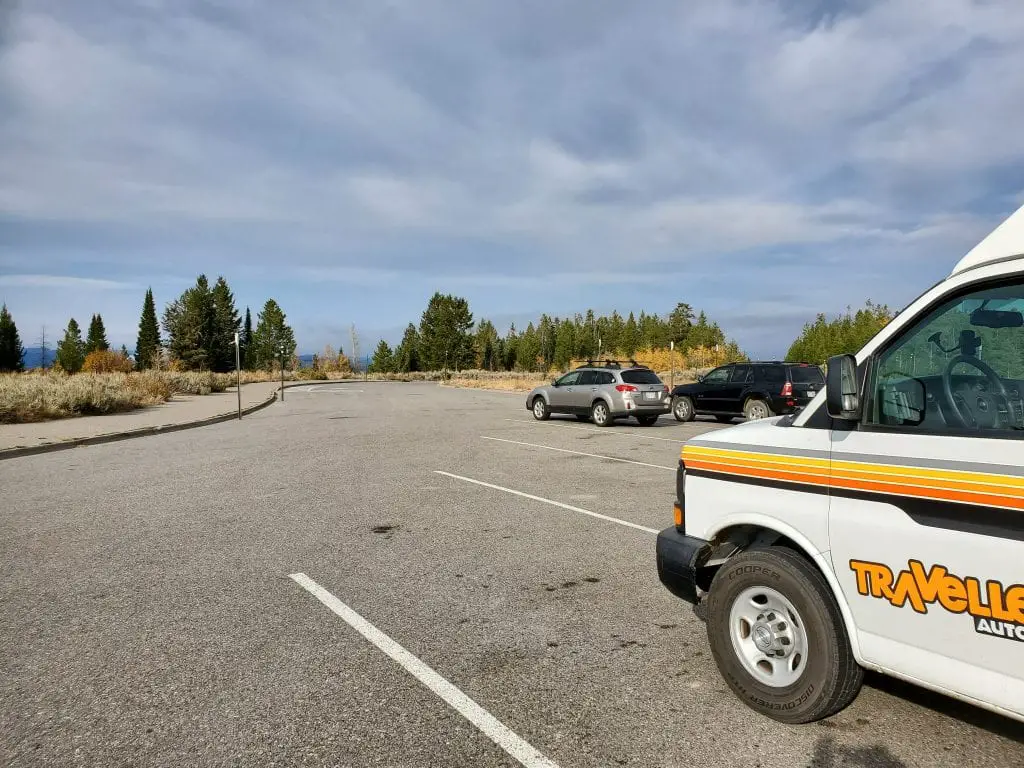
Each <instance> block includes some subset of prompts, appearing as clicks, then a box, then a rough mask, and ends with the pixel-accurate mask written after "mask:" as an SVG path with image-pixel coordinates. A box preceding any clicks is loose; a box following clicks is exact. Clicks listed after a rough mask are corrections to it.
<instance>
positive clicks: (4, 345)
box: [0, 304, 25, 373]
mask: <svg viewBox="0 0 1024 768" xmlns="http://www.w3.org/2000/svg"><path fill="white" fill-rule="evenodd" d="M24 358H25V348H24V347H22V346H21V337H20V336H19V335H18V326H17V325H15V324H14V318H13V317H11V313H10V312H8V311H7V305H6V304H4V305H2V306H0V373H11V372H14V373H20V372H21V371H23V370H25V360H24Z"/></svg>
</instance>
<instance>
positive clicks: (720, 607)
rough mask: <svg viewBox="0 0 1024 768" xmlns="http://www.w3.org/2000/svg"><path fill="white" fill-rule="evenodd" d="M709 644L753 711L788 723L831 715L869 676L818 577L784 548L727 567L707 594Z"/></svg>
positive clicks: (756, 552)
mask: <svg viewBox="0 0 1024 768" xmlns="http://www.w3.org/2000/svg"><path fill="white" fill-rule="evenodd" d="M707 607H708V611H707V613H708V622H707V631H708V641H709V642H710V644H711V652H712V654H713V655H714V657H715V662H716V664H717V665H718V670H719V672H720V673H721V674H722V677H723V678H724V679H725V681H726V683H728V685H729V687H730V688H732V690H733V693H735V694H736V695H737V696H739V698H740V699H741V700H742V701H743V702H744V703H745V704H746V705H747V706H748V707H750V708H751V709H753V710H755V711H757V712H760V713H761V714H763V715H767V716H768V717H770V718H772V719H774V720H778V721H780V722H783V723H790V724H795V723H809V722H812V721H814V720H821V719H823V718H826V717H829V716H830V715H834V714H835V713H836V712H838V711H840V710H841V709H843V708H844V707H846V706H847V705H848V704H849V703H850V702H851V701H853V699H854V697H855V696H856V695H857V692H858V691H859V690H860V686H861V683H862V681H863V679H864V671H863V670H862V669H861V668H860V667H859V666H858V665H857V662H856V661H855V660H854V658H853V651H852V650H851V649H850V641H849V639H848V638H847V635H846V627H845V625H844V624H843V620H842V616H841V615H840V613H839V607H838V606H837V605H836V601H835V598H834V597H833V596H832V592H831V590H830V589H829V586H828V583H827V582H826V581H825V578H824V577H823V576H822V575H821V573H820V572H819V571H818V570H817V569H816V568H815V567H814V566H813V565H812V564H811V563H809V562H808V561H807V560H805V559H804V558H803V557H801V556H800V555H799V554H797V553H796V552H794V551H792V550H790V549H785V548H782V547H770V548H765V549H753V550H750V551H747V552H744V553H743V554H740V555H737V556H736V557H734V558H732V559H730V560H729V561H728V562H727V563H726V564H725V565H723V566H722V567H721V568H720V569H719V571H718V573H716V574H715V578H714V580H713V581H712V583H711V590H710V594H709V596H708V606H707Z"/></svg>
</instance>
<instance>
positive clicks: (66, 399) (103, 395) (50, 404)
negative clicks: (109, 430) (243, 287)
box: [0, 371, 295, 424]
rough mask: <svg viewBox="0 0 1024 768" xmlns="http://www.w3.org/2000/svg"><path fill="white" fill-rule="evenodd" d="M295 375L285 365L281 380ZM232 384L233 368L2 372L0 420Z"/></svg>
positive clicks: (65, 413)
mask: <svg viewBox="0 0 1024 768" xmlns="http://www.w3.org/2000/svg"><path fill="white" fill-rule="evenodd" d="M280 377H281V374H280V372H277V373H271V372H269V371H242V377H241V380H242V383H243V384H251V383H253V382H258V381H277V380H278V379H280ZM294 378H295V376H294V374H293V373H292V372H291V371H285V380H293V379H294ZM234 385H235V374H233V373H210V372H209V371H190V372H176V371H142V372H132V373H78V374H75V375H74V376H70V375H68V374H66V373H61V372H59V371H47V372H39V371H32V372H29V373H20V374H17V373H11V374H3V375H0V424H19V423H27V422H34V421H49V420H52V419H66V418H71V417H75V416H95V415H100V414H108V413H123V412H125V411H131V410H135V409H136V408H145V407H146V406H150V405H159V404H160V403H165V402H167V401H168V400H170V399H171V397H173V396H174V395H175V394H181V395H208V394H210V393H212V392H223V391H224V390H226V389H228V388H229V387H233V386H234Z"/></svg>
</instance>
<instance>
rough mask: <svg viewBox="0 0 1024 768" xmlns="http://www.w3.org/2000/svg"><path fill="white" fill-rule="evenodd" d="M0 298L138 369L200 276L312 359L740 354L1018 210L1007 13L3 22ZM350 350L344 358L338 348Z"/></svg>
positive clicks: (343, 11) (580, 9)
mask: <svg viewBox="0 0 1024 768" xmlns="http://www.w3.org/2000/svg"><path fill="white" fill-rule="evenodd" d="M0 8H2V9H3V10H0V300H3V301H6V303H7V304H8V306H9V307H10V308H11V310H12V312H13V313H14V315H15V319H16V321H17V322H18V324H19V327H20V328H21V331H22V336H23V338H24V340H25V342H26V346H29V345H30V344H31V343H32V342H33V341H34V339H35V338H36V337H37V336H38V329H39V327H40V326H41V325H43V324H45V325H46V326H47V328H48V331H49V333H50V335H51V337H52V336H53V335H54V334H56V333H58V332H59V331H60V329H61V328H63V326H64V325H65V324H66V322H67V318H68V317H69V316H71V315H74V316H76V317H77V319H78V320H79V322H83V321H87V320H88V317H89V315H90V314H91V313H92V312H95V311H99V312H102V314H103V316H104V318H105V320H106V323H107V328H108V332H109V335H110V337H111V340H112V341H114V342H115V343H118V344H119V343H121V342H126V343H127V344H128V346H129V347H131V346H132V344H133V341H134V336H135V331H136V324H137V322H138V315H139V311H140V308H141V304H142V297H143V292H144V291H145V288H146V286H149V285H152V287H153V289H154V292H155V293H156V297H157V302H158V305H159V306H160V307H162V306H163V304H164V303H166V302H167V301H168V300H170V299H171V298H173V297H174V296H175V295H176V294H177V293H179V292H180V291H181V290H182V289H183V288H185V287H186V286H187V285H188V284H189V283H190V282H192V281H193V280H194V279H195V276H196V274H198V273H199V272H205V273H206V274H208V275H210V276H211V278H212V276H215V275H218V274H224V275H225V276H226V277H227V278H228V280H229V282H230V283H231V285H232V287H233V288H234V290H235V293H236V296H237V298H238V300H239V302H240V303H241V304H243V305H245V304H249V305H251V306H252V307H253V309H254V313H255V309H256V308H257V307H258V306H259V305H261V304H262V302H263V301H264V300H265V299H266V298H267V297H268V296H273V297H275V298H277V299H278V300H279V301H280V303H281V304H282V305H283V307H284V309H285V311H286V312H287V313H288V317H289V319H290V320H291V321H292V323H293V324H294V326H295V328H296V332H297V335H298V338H299V342H300V348H301V350H302V351H313V350H314V349H316V348H318V347H320V346H322V345H323V344H324V343H325V342H328V341H331V342H333V343H334V344H335V345H337V343H338V341H339V340H342V341H344V340H345V339H346V338H347V328H348V326H349V324H351V323H355V324H356V326H357V328H360V329H362V331H363V332H364V334H366V335H367V336H374V335H376V334H384V335H386V336H391V337H393V336H394V335H396V334H398V333H400V329H401V328H402V327H404V326H405V324H406V323H408V322H409V321H418V318H419V314H420V312H421V311H422V309H423V307H424V306H425V304H426V300H427V298H428V297H429V296H430V294H431V293H433V292H434V291H435V290H441V291H445V292H453V293H457V294H460V295H463V296H466V297H467V298H468V299H469V300H470V304H471V307H472V309H473V310H474V313H475V315H476V316H477V317H478V318H479V317H490V318H493V319H495V320H496V322H497V324H498V325H499V326H502V325H507V324H508V323H509V322H511V321H513V320H515V321H517V322H520V323H521V322H522V321H523V320H525V319H526V318H528V317H535V316H536V315H537V314H538V313H540V312H549V313H551V314H561V315H565V314H567V313H572V312H575V311H583V310H585V309H586V308H587V307H593V308H595V309H597V310H599V311H610V310H612V309H618V310H619V311H620V312H623V313H625V312H628V311H630V310H633V311H639V310H641V309H645V310H646V311H648V312H667V311H668V310H670V309H671V308H672V307H673V306H674V305H675V303H676V302H677V301H687V302H690V303H691V304H693V305H694V306H697V307H701V308H704V309H706V310H707V311H708V312H709V314H710V315H711V316H712V317H714V318H715V319H716V320H718V321H719V323H720V324H721V325H722V327H723V328H724V329H725V330H726V332H727V333H728V334H729V335H731V336H734V337H735V338H736V339H738V340H739V342H740V343H741V344H742V345H743V346H744V348H745V349H747V351H748V352H750V353H751V354H753V355H755V356H759V357H767V356H775V355H781V354H783V353H784V352H785V350H786V348H787V347H788V345H789V343H790V342H791V341H792V339H793V337H794V336H795V335H796V333H798V331H799V329H800V327H801V325H802V324H803V322H804V321H805V320H806V319H809V318H811V317H813V315H814V314H815V313H816V312H818V311H827V312H834V311H839V310H841V309H842V308H843V307H845V306H846V305H848V304H852V305H855V306H856V305H859V304H861V303H862V302H863V301H864V300H865V299H868V298H871V299H874V300H876V301H881V302H886V303H889V304H890V305H893V306H902V305H904V304H905V303H906V302H907V301H908V300H910V299H911V298H913V297H914V296H916V295H917V294H918V293H920V291H921V290H922V289H923V288H925V287H926V286H927V285H930V284H931V283H932V282H934V281H935V280H937V279H939V278H940V277H942V276H943V275H944V274H946V273H948V271H949V270H950V269H951V268H952V266H953V264H954V262H955V261H956V260H957V259H958V258H959V257H960V255H962V253H963V252H964V251H965V250H966V249H967V248H969V247H970V246H971V245H972V244H973V243H974V242H976V241H977V240H978V239H980V237H982V236H983V235H984V234H985V233H986V232H987V231H989V230H990V229H991V228H992V227H993V226H994V225H995V224H997V223H998V222H999V220H1001V219H1002V218H1003V217H1004V216H1006V215H1007V214H1008V213H1010V212H1011V211H1012V210H1013V209H1015V208H1016V207H1017V206H1018V205H1020V204H1022V203H1024V129H1022V126H1024V67H1022V66H1021V50H1022V48H1024V3H1021V2H1020V0H1005V1H1004V2H1000V1H999V0H979V1H975V2H971V1H970V0H929V2H927V3H922V2H920V0H885V1H884V2H870V1H869V0H854V1H853V2H849V3H839V2H834V1H830V2H824V3H822V2H812V1H811V0H706V1H705V0H688V1H687V2H678V0H665V1H663V2H662V1H659V0H645V1H644V2H621V0H579V1H578V2H568V1H566V2H558V1H557V0H516V2H508V1H507V0H493V1H486V2H485V1H484V0H445V1H442V0H366V1H365V2H357V1H351V0H298V1H296V2H289V3H281V2H271V1H270V0H266V1H265V2H257V1H256V0H224V1H223V2H217V1H216V0H90V2H81V1H80V0H63V1H58V0H14V1H13V3H12V0H0ZM346 346H347V344H346Z"/></svg>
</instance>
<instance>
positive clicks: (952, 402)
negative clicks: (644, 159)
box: [942, 355, 1010, 429]
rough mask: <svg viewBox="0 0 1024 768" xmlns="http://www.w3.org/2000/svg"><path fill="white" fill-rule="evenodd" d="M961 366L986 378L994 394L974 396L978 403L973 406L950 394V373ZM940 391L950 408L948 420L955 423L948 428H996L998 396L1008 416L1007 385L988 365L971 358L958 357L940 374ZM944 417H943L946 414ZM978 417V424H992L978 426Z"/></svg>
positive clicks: (963, 399) (972, 356) (952, 393)
mask: <svg viewBox="0 0 1024 768" xmlns="http://www.w3.org/2000/svg"><path fill="white" fill-rule="evenodd" d="M960 363H966V364H967V365H969V366H971V367H972V368H976V369H977V370H979V371H981V372H982V373H983V374H985V378H986V379H987V380H988V382H989V384H991V385H992V389H993V390H994V392H984V393H982V392H979V393H976V397H977V400H976V402H975V405H973V406H972V405H971V404H970V403H969V402H968V401H967V399H966V398H964V397H963V396H962V395H960V394H957V393H954V392H953V369H954V368H955V367H956V366H957V365H959V364H960ZM942 391H943V394H944V395H945V396H946V402H947V403H949V406H950V408H949V410H950V417H951V418H950V420H951V421H953V422H954V423H953V424H950V425H949V426H951V427H962V428H964V429H977V428H979V427H983V428H986V429H993V428H998V427H999V403H998V401H997V400H996V397H995V395H999V396H1000V397H1001V398H1002V399H1003V403H1004V404H1005V405H1006V407H1007V412H1009V400H1010V395H1009V393H1008V392H1007V391H1006V385H1005V384H1004V383H1003V380H1002V379H1001V378H999V374H998V373H996V372H995V371H994V370H992V367H991V366H990V365H988V363H985V362H982V361H981V360H979V359H978V358H976V357H975V356H974V355H957V356H956V357H954V358H953V359H952V360H950V361H949V365H947V366H946V370H945V371H944V372H943V374H942ZM971 396H975V395H971ZM943 415H944V416H945V414H943ZM979 416H981V420H983V421H986V422H991V423H985V424H982V423H979V418H978V417H979Z"/></svg>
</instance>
